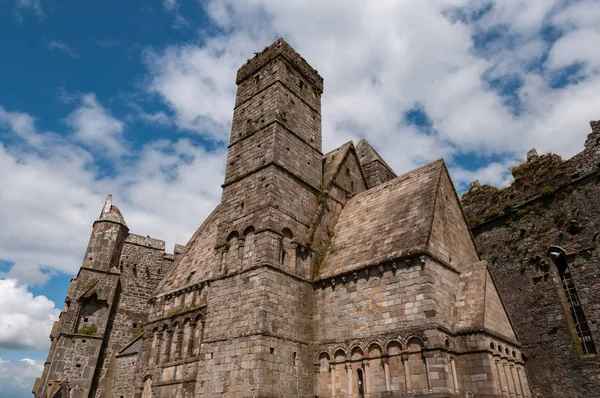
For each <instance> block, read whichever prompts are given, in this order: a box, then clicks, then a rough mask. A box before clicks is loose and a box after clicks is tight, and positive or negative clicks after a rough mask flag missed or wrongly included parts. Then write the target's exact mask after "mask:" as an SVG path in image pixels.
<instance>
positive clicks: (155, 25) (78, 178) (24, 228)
mask: <svg viewBox="0 0 600 398" xmlns="http://www.w3.org/2000/svg"><path fill="white" fill-rule="evenodd" d="M279 37H284V38H285V39H286V40H287V41H288V42H289V43H290V44H291V45H292V46H293V47H294V48H295V49H296V50H297V51H299V52H300V53H301V54H302V55H303V56H304V57H305V58H306V59H307V60H308V62H309V63H311V64H312V65H313V66H314V67H315V68H316V69H317V70H318V71H319V72H320V73H321V75H322V76H323V77H324V79H325V91H324V94H323V109H322V112H323V142H324V144H323V152H327V151H329V150H331V149H333V148H335V147H337V146H339V145H341V144H343V143H344V142H346V141H348V140H354V142H358V140H359V139H360V138H363V137H366V138H367V139H368V140H369V141H370V142H371V143H372V144H373V146H374V147H375V148H376V149H377V150H378V151H379V152H380V153H381V155H382V156H383V157H384V158H385V159H386V161H387V162H388V163H389V164H390V165H391V166H392V167H394V169H395V170H396V172H397V173H403V172H406V171H409V170H410V169H412V168H414V167H417V166H419V165H421V164H424V163H426V162H428V161H431V160H435V159H438V158H440V157H444V158H445V160H446V162H447V163H448V165H449V167H450V171H451V174H452V176H453V179H454V182H455V184H456V186H457V188H458V190H459V191H464V190H465V189H467V187H468V184H469V182H470V181H472V180H474V179H479V180H480V181H481V182H482V183H490V184H493V185H496V186H502V185H504V184H507V183H509V182H510V175H509V173H508V169H509V168H510V166H512V165H514V164H515V163H516V162H518V161H519V159H521V158H523V157H524V156H525V153H526V152H527V150H529V149H531V148H533V147H536V148H537V149H538V151H539V152H541V153H543V152H547V151H552V152H555V153H558V154H560V155H561V156H563V157H565V158H566V157H570V156H572V155H574V154H575V153H577V152H578V151H580V150H582V149H583V143H584V141H585V137H586V135H587V134H588V133H589V125H588V122H589V120H593V119H600V96H599V95H598V93H600V53H599V52H598V51H596V50H595V49H596V48H597V44H598V43H599V42H600V2H597V1H591V0H580V1H562V0H528V1H525V0H502V1H494V0H484V1H481V0H477V1H476V0H423V1H419V2H414V1H408V0H407V1H379V2H372V1H371V2H369V1H358V0H356V1H341V0H339V1H337V0H332V1H328V2H323V1H317V0H304V1H295V2H282V1H278V0H247V1H244V2H240V1H234V0H221V1H208V0H207V1H195V0H189V1H184V0H162V1H150V2H148V1H137V0H131V1H126V2H123V1H121V2H116V1H105V2H50V1H43V0H0V51H1V53H2V55H3V56H2V61H1V62H0V87H1V88H2V90H0V186H1V187H2V189H1V190H0V219H1V220H3V224H2V228H0V285H1V286H0V292H1V293H0V386H3V389H2V390H0V397H21V396H23V397H25V396H29V389H30V387H31V384H32V383H33V379H34V378H35V377H36V376H38V375H39V373H40V372H41V366H42V363H43V361H44V360H45V357H46V350H47V348H48V346H49V341H48V338H47V337H48V334H49V330H50V327H51V326H52V322H53V320H54V319H56V317H57V316H58V313H59V312H60V309H61V308H62V303H63V299H64V296H65V293H66V289H67V286H68V283H69V280H70V279H71V278H72V277H73V276H74V274H75V273H76V272H77V269H78V267H79V265H80V264H81V257H82V254H83V252H84V250H85V247H86V244H87V240H88V238H89V233H90V231H91V226H92V223H93V221H94V219H95V218H96V217H97V216H98V214H99V212H100V209H101V207H102V204H103V202H104V199H105V197H106V195H107V194H108V193H111V194H113V195H114V203H115V204H116V205H117V206H119V208H120V209H121V210H122V212H123V214H124V217H125V219H126V221H127V223H128V225H129V227H130V230H131V231H132V232H134V233H139V234H147V235H150V236H153V237H157V238H161V239H165V240H166V241H167V248H168V250H172V247H173V245H174V244H175V243H181V244H185V243H186V241H187V239H188V238H189V237H190V236H191V233H192V232H193V231H194V229H195V228H196V227H197V226H198V225H199V224H200V223H201V222H202V221H203V219H204V218H205V217H206V216H207V215H208V214H209V213H210V211H211V210H212V209H213V208H214V206H215V205H216V204H217V203H218V201H219V199H220V194H221V190H220V184H221V183H222V180H223V171H224V166H225V156H226V146H227V140H228V134H229V129H230V124H231V118H232V115H233V102H234V97H235V72H236V69H237V68H238V67H239V66H241V65H243V64H244V63H245V61H246V60H247V59H248V58H251V57H252V56H253V53H254V52H257V51H260V50H261V49H262V48H264V47H265V46H266V45H268V44H270V43H271V42H273V41H274V40H276V39H277V38H279Z"/></svg>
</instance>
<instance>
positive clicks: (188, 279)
mask: <svg viewBox="0 0 600 398" xmlns="http://www.w3.org/2000/svg"><path fill="white" fill-rule="evenodd" d="M195 273H196V271H192V272H190V274H189V275H188V277H187V282H186V283H189V282H190V281H191V280H192V277H193V276H194V274H195Z"/></svg>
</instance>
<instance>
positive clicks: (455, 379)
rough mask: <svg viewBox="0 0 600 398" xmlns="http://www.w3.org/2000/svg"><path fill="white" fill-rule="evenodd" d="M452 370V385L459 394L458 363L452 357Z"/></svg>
mask: <svg viewBox="0 0 600 398" xmlns="http://www.w3.org/2000/svg"><path fill="white" fill-rule="evenodd" d="M450 368H451V369H452V384H453V385H454V391H456V392H458V391H459V388H458V374H457V373H456V361H455V360H454V357H450Z"/></svg>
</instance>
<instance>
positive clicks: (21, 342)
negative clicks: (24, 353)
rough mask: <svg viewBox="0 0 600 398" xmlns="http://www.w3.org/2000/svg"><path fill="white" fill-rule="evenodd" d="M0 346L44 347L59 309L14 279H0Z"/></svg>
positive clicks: (44, 348) (9, 348) (33, 348)
mask: <svg viewBox="0 0 600 398" xmlns="http://www.w3.org/2000/svg"><path fill="white" fill-rule="evenodd" d="M0 291H1V292H2V294H1V295H0V324H1V325H2V327H1V328H0V349H4V350H17V349H32V350H40V351H43V350H47V349H48V348H49V347H50V340H49V339H48V336H49V334H50V330H51V329H52V324H53V323H54V321H56V320H58V314H59V313H60V311H59V310H58V309H57V308H55V307H54V303H53V302H52V301H50V300H48V299H47V298H46V297H45V296H35V297H34V296H33V294H31V293H30V292H28V291H27V288H26V287H25V286H23V285H21V286H20V285H18V284H17V281H16V280H15V279H0Z"/></svg>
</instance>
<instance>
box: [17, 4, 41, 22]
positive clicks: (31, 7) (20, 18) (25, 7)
mask: <svg viewBox="0 0 600 398" xmlns="http://www.w3.org/2000/svg"><path fill="white" fill-rule="evenodd" d="M23 10H29V11H31V12H32V13H33V14H35V15H36V16H37V17H39V18H42V17H44V16H45V15H44V10H43V9H42V1H41V0H15V17H16V18H17V20H18V21H20V22H23V16H22V15H21V11H23Z"/></svg>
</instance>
